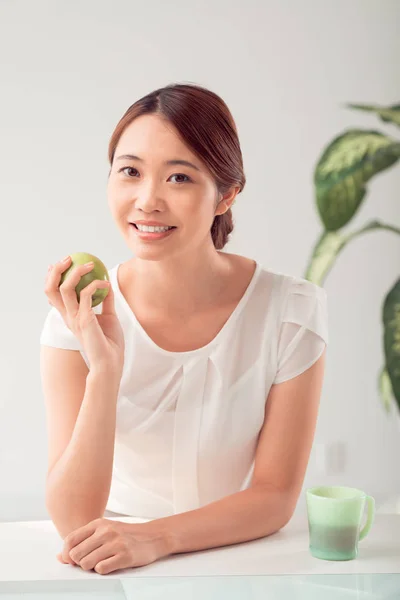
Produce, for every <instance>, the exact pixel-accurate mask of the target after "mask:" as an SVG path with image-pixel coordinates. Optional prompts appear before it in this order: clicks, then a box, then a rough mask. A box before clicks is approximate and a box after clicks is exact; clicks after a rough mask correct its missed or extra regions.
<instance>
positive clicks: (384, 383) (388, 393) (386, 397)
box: [378, 367, 393, 414]
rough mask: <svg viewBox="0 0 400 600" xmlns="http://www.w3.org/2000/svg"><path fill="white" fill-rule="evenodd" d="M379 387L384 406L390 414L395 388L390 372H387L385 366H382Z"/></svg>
mask: <svg viewBox="0 0 400 600" xmlns="http://www.w3.org/2000/svg"><path fill="white" fill-rule="evenodd" d="M378 389H379V393H380V396H381V400H382V404H383V408H384V409H385V411H386V412H387V413H388V414H389V413H390V410H391V407H392V400H393V388H392V383H391V381H390V377H389V373H388V372H387V370H386V368H385V367H382V370H381V372H380V374H379V381H378Z"/></svg>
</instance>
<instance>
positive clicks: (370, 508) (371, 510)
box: [358, 496, 375, 542]
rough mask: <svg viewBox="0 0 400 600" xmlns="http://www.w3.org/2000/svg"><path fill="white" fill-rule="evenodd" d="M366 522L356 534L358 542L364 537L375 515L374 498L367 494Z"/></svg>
mask: <svg viewBox="0 0 400 600" xmlns="http://www.w3.org/2000/svg"><path fill="white" fill-rule="evenodd" d="M366 500H367V522H366V523H365V525H364V527H363V528H362V530H361V531H360V535H359V536H358V541H359V542H360V541H361V540H363V539H364V538H365V536H366V535H367V534H368V533H369V531H370V529H371V527H372V523H373V522H374V517H375V500H374V498H373V497H372V496H367V498H366Z"/></svg>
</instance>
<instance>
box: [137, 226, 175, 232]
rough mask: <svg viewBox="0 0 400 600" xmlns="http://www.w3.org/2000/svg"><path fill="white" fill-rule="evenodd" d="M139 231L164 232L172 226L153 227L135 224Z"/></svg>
mask: <svg viewBox="0 0 400 600" xmlns="http://www.w3.org/2000/svg"><path fill="white" fill-rule="evenodd" d="M136 227H137V228H138V229H139V231H146V232H148V233H164V231H168V230H169V229H172V227H153V226H152V225H136Z"/></svg>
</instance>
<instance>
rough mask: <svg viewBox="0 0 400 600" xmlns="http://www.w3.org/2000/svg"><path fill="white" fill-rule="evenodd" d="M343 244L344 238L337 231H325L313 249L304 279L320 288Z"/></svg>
mask: <svg viewBox="0 0 400 600" xmlns="http://www.w3.org/2000/svg"><path fill="white" fill-rule="evenodd" d="M345 243H346V238H345V237H344V236H342V235H341V234H340V233H338V232H337V231H325V232H324V233H323V234H322V235H321V237H320V238H319V240H318V241H317V243H316V245H315V247H314V250H313V252H312V255H311V259H310V262H309V264H308V267H307V270H306V273H305V278H306V279H308V280H309V281H312V282H313V283H316V284H317V285H320V286H322V284H323V282H324V279H325V277H326V276H327V274H328V272H329V271H330V269H331V268H332V266H333V264H334V262H335V259H336V257H337V255H338V254H339V252H340V250H341V249H342V248H343V246H344V244H345Z"/></svg>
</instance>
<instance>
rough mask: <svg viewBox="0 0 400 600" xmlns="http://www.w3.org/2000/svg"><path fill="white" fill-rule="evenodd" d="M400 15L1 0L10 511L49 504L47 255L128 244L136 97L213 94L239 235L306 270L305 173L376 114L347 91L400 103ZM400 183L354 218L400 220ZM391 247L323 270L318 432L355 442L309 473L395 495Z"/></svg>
mask: <svg viewBox="0 0 400 600" xmlns="http://www.w3.org/2000/svg"><path fill="white" fill-rule="evenodd" d="M399 19H400V4H399V3H398V2H397V1H396V0H392V1H390V0H385V1H384V0H380V1H378V0H376V1H371V0H352V1H350V2H349V1H348V0H339V1H338V0H329V1H328V0H325V1H321V2H315V1H314V0H303V1H302V2H298V1H296V0H292V1H289V0H286V1H279V2H278V1H276V2H273V1H263V2H261V1H260V0H247V1H246V2H238V1H236V2H232V0H212V1H210V2H202V3H197V2H188V1H187V0H173V1H171V2H164V1H161V0H160V1H158V2H155V1H150V0H149V1H147V2H138V1H135V0H125V1H122V0H119V1H118V0H114V2H105V1H103V2H99V1H98V0H97V1H94V0H91V1H85V0H81V1H80V2H68V3H66V2H53V1H50V0H48V1H45V0H36V1H35V2H29V1H28V0H25V1H23V0H20V1H18V0H15V1H14V2H3V3H1V4H0V69H1V71H0V87H1V92H0V131H1V136H0V164H1V167H2V168H1V176H0V195H1V198H2V202H1V205H0V206H1V208H0V215H1V218H0V228H1V231H0V252H1V253H0V256H1V267H2V268H1V276H2V294H1V299H0V303H1V307H0V308H1V317H2V321H1V341H2V343H1V345H0V353H1V356H0V360H1V362H0V374H1V395H0V409H1V410H0V520H20V519H41V518H48V515H47V512H46V509H45V505H44V483H45V473H46V468H47V442H46V426H45V412H44V402H43V396H42V391H41V384H40V376H39V335H40V330H41V327H42V324H43V320H44V318H45V316H46V314H47V311H48V309H49V306H48V304H47V300H46V297H45V296H44V292H43V287H44V279H45V275H46V270H47V265H48V264H49V263H51V262H55V261H57V260H59V259H60V258H62V257H63V256H64V255H65V254H67V253H70V252H74V251H80V250H87V251H89V252H92V253H94V254H96V255H98V256H101V258H102V259H103V260H104V261H105V262H106V264H107V265H108V266H109V267H112V266H113V265H114V264H115V263H116V262H120V261H124V260H127V259H128V258H129V256H130V255H129V250H128V248H127V247H126V246H125V244H124V242H123V240H122V238H120V236H119V232H118V231H117V229H116V228H115V226H114V224H113V221H112V218H111V215H110V214H109V211H108V207H107V203H106V178H107V170H108V165H107V161H106V155H107V144H108V139H109V136H110V135H111V132H112V130H113V128H114V126H115V125H116V123H117V121H118V120H119V118H120V117H121V116H122V114H123V112H124V111H125V110H126V108H127V107H128V106H129V105H130V104H132V103H133V102H134V101H135V100H136V99H138V98H139V97H141V96H142V95H144V94H146V93H148V92H149V91H151V90H153V89H155V88H156V87H160V86H163V85H166V84H168V83H170V82H175V81H178V82H184V81H190V82H195V83H199V84H202V85H205V86H207V87H210V88H211V89H213V90H214V91H216V92H217V93H219V94H220V95H221V96H222V97H223V98H224V99H225V100H226V102H227V103H228V105H229V106H230V108H231V110H232V112H233V115H234V117H235V119H236V122H237V125H238V128H239V134H240V138H241V143H242V148H243V153H244V160H245V168H246V173H247V178H248V184H247V187H246V189H245V191H244V192H243V194H242V195H241V196H239V201H238V202H237V203H236V205H235V215H236V222H237V227H236V232H235V236H234V239H233V241H232V243H231V244H230V247H229V248H228V249H229V250H231V251H234V252H239V253H243V254H245V255H247V256H251V257H254V258H256V259H258V260H259V261H261V262H262V263H263V264H264V265H265V266H269V267H271V268H274V269H277V270H279V271H284V272H288V273H293V274H296V275H302V274H303V273H304V268H305V265H306V263H307V260H308V256H309V251H310V248H311V246H312V245H313V243H314V241H315V239H316V236H318V235H319V233H320V225H319V221H318V219H317V216H316V211H315V209H314V205H313V188H312V170H313V167H314V164H315V161H316V159H317V156H318V155H319V153H320V151H321V148H322V146H323V145H325V144H326V143H327V142H328V141H329V140H330V139H331V138H332V137H333V136H335V135H336V134H338V133H339V132H340V131H341V130H343V129H344V128H345V127H348V126H354V125H359V126H361V127H366V128H383V126H381V124H380V123H379V122H378V121H376V120H375V119H374V118H373V117H372V116H368V115H363V114H357V113H352V112H351V111H347V110H344V109H342V108H341V105H343V103H345V102H347V101H353V102H378V103H382V104H389V103H395V102H398V101H399V100H400V98H399V97H398V94H399V87H398V83H399V81H398V57H399V56H400V38H399V36H398V34H397V33H396V23H397V24H398V22H399ZM386 130H388V129H387V128H386ZM391 131H392V133H393V134H395V133H397V135H398V136H399V131H398V130H397V132H396V131H395V129H394V128H392V130H391ZM399 183H400V167H399V168H397V169H392V170H391V171H390V172H387V173H385V174H383V175H381V176H380V177H379V178H377V179H376V181H374V182H373V184H372V185H371V186H370V190H371V193H370V196H369V198H368V201H367V202H366V204H365V206H364V207H363V208H362V210H361V211H360V214H359V215H358V216H357V219H356V222H355V225H357V224H362V223H365V221H366V220H368V218H370V217H373V218H376V217H378V216H379V217H380V218H381V219H382V220H386V221H389V222H392V223H397V225H398V224H399V208H398V207H399V194H398V189H399ZM398 252H399V238H398V237H397V238H396V236H394V235H391V234H389V233H387V234H383V233H382V234H379V233H373V234H369V235H368V236H365V237H364V238H362V239H360V240H358V241H357V242H356V243H354V244H353V245H352V246H350V247H349V249H348V250H347V251H346V252H345V253H344V254H343V256H342V257H341V259H340V260H339V261H338V264H337V265H336V267H335V269H334V271H333V272H332V274H331V276H330V277H329V279H328V281H327V283H326V289H327V291H328V294H329V308H330V333H331V342H330V347H329V359H328V365H327V373H326V380H325V387H324V392H323V398H322V404H321V412H320V418H319V421H318V427H317V433H316V440H315V442H316V444H319V443H325V442H328V443H329V442H335V441H343V442H345V444H346V445H347V446H346V447H347V450H348V461H347V467H346V470H345V472H344V473H342V474H340V475H331V476H329V475H324V474H322V473H320V472H319V471H318V469H317V464H316V460H315V459H316V456H315V451H313V453H312V456H311V460H310V464H309V469H308V472H307V476H306V481H305V485H314V484H319V483H325V482H332V483H344V484H351V485H355V486H358V487H361V488H364V489H365V491H367V492H368V493H371V494H374V495H376V497H377V499H378V501H379V500H380V499H383V498H385V497H386V496H387V495H390V494H392V493H395V492H396V491H398V492H400V470H399V468H398V456H399V450H400V427H399V421H400V419H399V418H397V419H396V418H394V416H392V417H388V416H386V414H385V413H384V412H383V409H382V408H381V405H380V402H379V399H378V395H377V390H376V375H377V372H378V370H379V368H380V366H381V359H382V349H381V328H380V308H381V302H382V299H383V297H384V294H385V293H386V291H387V290H388V289H389V287H390V286H391V285H392V283H393V281H394V279H395V277H396V276H397V274H398V271H399V261H398ZM303 501H304V497H302V499H301V501H300V504H299V507H300V506H302V503H303Z"/></svg>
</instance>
